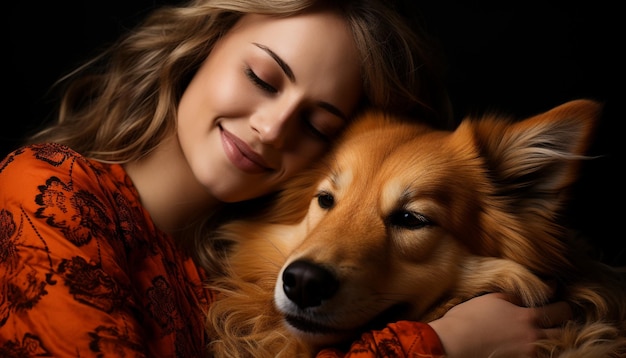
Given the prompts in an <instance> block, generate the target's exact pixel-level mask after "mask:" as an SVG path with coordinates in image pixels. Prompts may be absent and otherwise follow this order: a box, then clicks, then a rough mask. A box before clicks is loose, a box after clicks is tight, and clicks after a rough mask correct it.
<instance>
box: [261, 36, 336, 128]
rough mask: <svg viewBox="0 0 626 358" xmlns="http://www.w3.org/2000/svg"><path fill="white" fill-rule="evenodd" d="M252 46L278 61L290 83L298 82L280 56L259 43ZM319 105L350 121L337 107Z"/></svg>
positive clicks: (321, 103) (319, 103)
mask: <svg viewBox="0 0 626 358" xmlns="http://www.w3.org/2000/svg"><path fill="white" fill-rule="evenodd" d="M252 44H253V45H254V46H256V47H258V48H260V49H261V50H263V51H265V52H267V54H268V55H270V57H272V58H273V59H274V61H276V63H277V64H278V66H280V68H281V69H282V70H283V72H284V73H285V75H286V76H287V78H289V81H290V82H292V83H293V82H296V76H295V75H294V74H293V71H292V70H291V67H289V65H288V64H287V63H286V62H285V61H283V59H282V58H280V56H278V55H277V54H276V52H274V51H272V50H271V49H270V48H269V47H267V46H264V45H261V44H259V43H256V42H253V43H252ZM317 105H318V106H319V107H321V108H323V109H325V110H326V111H328V112H330V113H332V114H334V115H336V116H337V117H339V118H341V119H343V120H345V121H347V120H348V116H347V115H346V114H345V113H343V112H342V111H341V110H340V109H339V108H337V107H335V106H334V105H332V104H330V103H328V102H323V101H321V102H317Z"/></svg>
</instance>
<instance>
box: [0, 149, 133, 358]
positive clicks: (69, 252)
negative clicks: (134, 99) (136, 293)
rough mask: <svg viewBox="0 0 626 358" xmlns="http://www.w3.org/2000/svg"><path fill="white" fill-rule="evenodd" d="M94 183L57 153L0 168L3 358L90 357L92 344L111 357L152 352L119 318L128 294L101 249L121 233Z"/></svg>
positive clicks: (29, 154) (126, 317)
mask: <svg viewBox="0 0 626 358" xmlns="http://www.w3.org/2000/svg"><path fill="white" fill-rule="evenodd" d="M95 175H96V174H95V173H94V172H93V171H92V170H91V169H90V168H89V165H88V163H87V162H86V161H85V160H84V158H82V157H79V156H77V155H76V154H75V153H73V152H70V151H68V150H64V149H63V148H61V147H56V146H45V147H44V146H42V147H36V148H24V149H22V150H18V151H17V152H14V153H12V154H10V155H9V156H8V157H6V158H5V160H4V161H3V162H1V163H0V188H2V189H1V191H0V245H1V248H0V252H1V253H2V254H0V255H1V257H0V290H1V291H0V297H1V301H0V356H9V357H17V356H23V357H31V356H56V357H71V356H73V357H83V356H93V355H94V354H96V353H98V352H94V350H92V347H90V345H91V344H94V345H95V346H97V349H96V350H99V351H100V352H99V353H100V354H105V355H106V354H107V353H112V352H111V351H109V349H112V348H113V347H114V349H115V350H117V353H119V354H120V355H122V354H127V355H128V356H133V357H137V356H141V355H142V353H141V352H143V351H144V350H145V348H144V347H143V344H142V339H141V336H142V332H141V331H140V329H139V327H140V326H139V324H138V322H137V321H136V319H134V318H133V316H132V315H130V314H129V313H130V312H126V313H125V314H124V313H121V312H118V311H116V310H115V309H114V307H116V306H117V305H118V303H119V302H121V301H122V300H124V299H126V298H128V297H129V296H130V294H129V292H128V291H127V290H126V289H125V288H124V284H123V282H120V281H123V280H124V277H123V276H121V275H117V270H116V269H115V268H114V267H113V266H114V265H113V260H112V259H111V257H109V255H112V252H113V251H112V248H111V247H110V246H109V245H107V243H106V242H105V241H103V240H98V239H99V238H102V237H113V236H114V235H113V233H114V230H115V227H114V226H113V225H112V221H111V217H112V215H111V212H110V210H111V209H110V208H109V209H108V208H107V205H106V204H105V203H104V202H103V197H102V195H101V190H95V188H94V186H93V183H97V180H96V178H95ZM82 224H84V225H82ZM87 282H89V283H90V284H91V287H90V286H89V284H86V283H87ZM96 289H97V290H98V291H99V292H98V293H97V294H94V292H93V291H92V290H96ZM122 322H123V323H122Z"/></svg>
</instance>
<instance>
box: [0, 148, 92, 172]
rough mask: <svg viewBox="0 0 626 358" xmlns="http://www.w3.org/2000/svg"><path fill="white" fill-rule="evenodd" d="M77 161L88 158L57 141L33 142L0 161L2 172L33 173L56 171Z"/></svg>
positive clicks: (0, 170) (83, 160)
mask: <svg viewBox="0 0 626 358" xmlns="http://www.w3.org/2000/svg"><path fill="white" fill-rule="evenodd" d="M76 161H81V162H85V161H87V159H86V158H85V157H83V156H82V155H81V154H79V153H77V152H75V151H74V150H72V149H71V148H69V147H68V146H65V145H62V144H57V143H41V144H31V145H27V146H24V147H21V148H18V149H16V150H14V151H13V152H11V153H9V154H8V155H7V156H5V157H4V159H2V161H0V174H6V172H8V173H10V174H21V175H26V174H33V172H34V171H37V170H44V171H54V170H55V169H54V168H63V167H65V166H69V165H72V164H73V163H75V162H76Z"/></svg>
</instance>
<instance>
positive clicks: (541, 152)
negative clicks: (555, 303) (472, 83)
mask: <svg viewBox="0 0 626 358" xmlns="http://www.w3.org/2000/svg"><path fill="white" fill-rule="evenodd" d="M600 109H601V105H600V104H598V103H596V102H593V101H589V100H578V101H572V102H569V103H566V104H563V105H561V106H559V107H556V108H554V109H552V110H550V111H548V112H545V113H542V114H539V115H537V116H534V117H531V118H528V119H525V120H521V121H512V120H510V119H507V118H502V117H499V116H486V117H483V118H480V119H466V120H464V121H463V122H462V123H461V124H460V126H459V127H458V128H457V129H456V130H455V131H439V130H434V129H431V128H429V127H426V126H422V125H418V124H415V123H408V121H403V120H399V119H394V118H385V115H384V114H382V113H375V112H374V113H368V114H366V115H364V116H362V118H360V119H358V121H357V123H355V124H353V125H352V127H351V128H350V130H349V131H348V132H347V133H346V135H345V136H344V138H343V140H342V141H341V142H339V143H338V145H337V147H336V150H334V152H333V153H332V155H330V156H329V157H328V160H326V161H325V162H324V164H323V165H322V166H320V167H319V168H317V170H316V173H324V174H323V175H322V176H321V178H322V179H321V180H319V181H318V183H317V185H316V186H315V193H314V194H313V195H312V200H311V202H310V206H309V209H308V214H307V216H306V218H305V220H304V221H303V222H302V224H301V225H300V229H301V232H302V233H303V234H302V237H298V238H297V239H296V238H294V237H290V238H289V239H288V240H285V242H284V243H283V244H284V245H291V246H292V248H293V251H291V252H290V254H289V255H288V258H287V261H286V263H285V264H284V266H283V267H282V269H281V270H280V273H279V275H278V278H277V283H276V286H275V292H274V298H275V303H276V307H277V308H278V310H279V311H280V312H281V314H283V315H284V317H285V320H286V322H287V323H288V325H289V326H290V327H291V328H293V330H294V331H295V332H296V333H297V334H299V335H301V336H305V337H306V339H307V340H311V341H317V342H320V343H329V342H334V341H336V340H337V338H338V337H341V336H347V335H349V334H353V333H354V331H355V330H356V329H358V328H362V327H364V326H366V325H368V324H370V323H371V322H373V321H376V319H377V318H378V317H381V316H384V315H387V314H389V313H391V312H393V311H395V310H401V311H402V312H405V313H406V312H410V313H411V315H412V316H413V318H417V317H419V315H420V314H422V313H423V312H425V311H427V310H428V309H429V307H430V306H431V305H433V304H435V303H436V301H437V300H438V299H440V298H441V297H442V296H445V295H446V294H447V293H448V292H449V290H450V289H451V288H452V287H453V286H454V285H455V282H456V280H457V279H458V275H459V274H460V272H461V271H462V269H463V267H462V266H463V265H464V263H465V258H466V257H467V256H468V255H478V256H489V257H499V258H506V259H510V260H512V261H515V262H517V263H521V264H522V265H523V266H524V267H526V268H528V269H529V270H531V271H532V272H534V273H536V274H538V275H540V276H542V275H544V276H552V275H558V274H559V271H558V270H568V269H570V268H571V263H570V262H569V261H568V260H567V258H566V250H567V249H566V245H565V244H564V243H563V242H562V241H561V240H560V237H561V236H562V235H563V232H562V228H561V226H559V225H558V214H559V209H560V208H561V206H562V204H563V202H564V200H566V199H567V195H566V190H567V188H568V186H570V184H572V183H573V182H574V180H575V178H576V172H577V167H578V166H579V164H580V160H581V159H582V158H583V154H584V152H585V151H586V149H587V145H588V143H589V141H590V136H591V133H592V129H593V127H594V124H595V122H596V120H597V118H598V116H599V112H600ZM290 249H291V248H290ZM405 318H407V317H405ZM331 337H332V338H331Z"/></svg>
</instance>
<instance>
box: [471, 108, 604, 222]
mask: <svg viewBox="0 0 626 358" xmlns="http://www.w3.org/2000/svg"><path fill="white" fill-rule="evenodd" d="M601 110H602V104H601V103H599V102H596V101H592V100H586V99H582V100H575V101H570V102H567V103H565V104H562V105H560V106H557V107H555V108H553V109H551V110H549V111H547V112H544V113H541V114H538V115H536V116H533V117H530V118H527V119H524V120H521V121H516V122H512V121H510V120H503V119H502V118H498V117H497V116H491V117H486V118H483V119H481V120H477V121H476V120H475V121H471V126H473V128H472V130H473V131H474V138H475V140H476V145H477V147H478V150H479V151H480V155H481V157H483V158H484V159H485V163H486V165H487V166H488V168H487V169H488V172H489V173H490V175H491V176H492V180H494V181H495V182H496V184H497V187H498V188H499V190H500V191H501V192H500V193H499V194H501V195H504V196H509V197H515V198H519V199H520V200H526V199H528V200H533V201H536V202H537V201H540V202H541V203H542V205H541V206H539V207H544V208H545V209H547V210H548V211H550V212H553V211H556V210H558V207H557V206H558V205H559V204H561V203H562V201H563V200H565V199H567V198H566V197H564V195H563V193H564V190H566V189H567V188H568V187H569V186H570V185H571V184H572V183H573V182H574V181H575V180H576V179H577V176H578V170H579V167H580V164H581V161H582V160H584V159H588V158H589V157H586V156H585V154H586V151H587V149H588V147H589V145H590V143H591V138H592V136H593V133H594V129H595V127H596V124H597V123H598V121H599V119H600V113H601ZM554 205H557V206H554ZM536 208H537V206H536Z"/></svg>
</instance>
